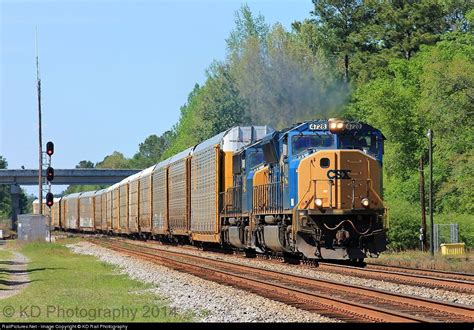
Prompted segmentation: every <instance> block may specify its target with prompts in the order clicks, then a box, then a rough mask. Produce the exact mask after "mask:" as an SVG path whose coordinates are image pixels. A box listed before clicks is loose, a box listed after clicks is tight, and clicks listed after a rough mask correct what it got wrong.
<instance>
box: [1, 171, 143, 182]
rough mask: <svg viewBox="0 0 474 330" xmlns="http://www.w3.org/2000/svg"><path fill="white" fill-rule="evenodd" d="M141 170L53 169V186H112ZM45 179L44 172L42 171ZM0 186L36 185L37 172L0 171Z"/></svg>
mask: <svg viewBox="0 0 474 330" xmlns="http://www.w3.org/2000/svg"><path fill="white" fill-rule="evenodd" d="M139 171H141V170H137V169H134V170H116V169H103V168H101V169H98V168H77V169H54V180H53V181H52V182H51V184H54V185H75V184H81V185H85V184H114V183H117V182H119V181H121V180H123V179H125V178H126V177H128V176H130V175H133V174H135V173H138V172H139ZM43 177H46V170H44V171H43ZM0 184H7V185H18V186H26V185H38V170H0Z"/></svg>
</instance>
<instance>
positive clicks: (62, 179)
mask: <svg viewBox="0 0 474 330" xmlns="http://www.w3.org/2000/svg"><path fill="white" fill-rule="evenodd" d="M139 171H141V170H115V169H106V168H101V169H98V168H76V169H55V170H54V179H53V181H51V184H54V185H78V184H79V185H88V184H114V183H117V182H119V181H122V180H123V179H125V178H126V177H128V176H130V175H132V174H135V173H138V172H139ZM45 177H46V170H43V178H45ZM0 185H10V192H11V203H12V217H11V218H12V227H13V229H16V221H17V217H18V214H19V212H20V194H21V190H20V187H19V186H28V185H38V170H0Z"/></svg>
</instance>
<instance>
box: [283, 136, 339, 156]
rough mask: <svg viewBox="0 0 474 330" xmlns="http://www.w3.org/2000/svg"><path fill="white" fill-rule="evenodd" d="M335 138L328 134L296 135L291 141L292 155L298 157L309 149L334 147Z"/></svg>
mask: <svg viewBox="0 0 474 330" xmlns="http://www.w3.org/2000/svg"><path fill="white" fill-rule="evenodd" d="M332 141H333V137H332V136H331V135H327V134H313V135H296V136H293V137H292V139H291V144H292V154H293V155H298V154H300V153H302V152H303V151H305V150H308V149H319V148H327V147H330V146H332Z"/></svg>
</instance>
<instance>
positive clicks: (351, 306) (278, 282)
mask: <svg viewBox="0 0 474 330" xmlns="http://www.w3.org/2000/svg"><path fill="white" fill-rule="evenodd" d="M90 242H92V243H95V244H99V245H101V246H103V247H105V248H109V249H112V250H115V251H117V252H121V253H124V254H127V255H131V256H135V257H138V258H141V259H145V260H147V261H151V262H154V263H158V264H161V265H164V266H167V267H170V268H172V269H175V270H178V271H182V272H186V273H190V274H193V275H195V276H198V277H201V278H204V279H207V280H211V281H215V282H219V283H222V284H226V285H230V286H233V287H237V288H240V289H243V290H247V291H251V292H254V293H256V294H259V295H261V296H264V297H267V298H270V299H274V300H277V301H280V302H283V303H286V304H289V305H292V306H295V307H298V308H301V309H304V310H309V311H313V312H317V313H319V314H321V315H324V316H328V317H332V318H337V319H340V320H343V321H348V322H474V318H473V317H472V315H473V312H474V309H473V308H471V307H469V306H462V305H456V304H451V303H446V302H440V301H436V300H431V299H425V298H419V297H413V296H407V295H402V294H396V293H392V292H386V291H382V290H376V289H372V288H367V287H362V286H355V285H342V284H341V283H338V282H333V281H327V280H317V279H314V278H311V277H305V276H299V275H294V274H290V273H286V272H277V271H270V270H265V269H261V268H258V267H253V266H247V265H242V264H239V263H234V262H229V261H223V260H216V259H214V258H207V257H203V256H197V255H192V254H189V253H185V252H176V251H169V250H165V249H160V248H159V247H157V246H156V245H153V247H151V246H147V245H144V244H143V243H141V244H136V243H130V242H126V241H123V240H110V239H91V240H90Z"/></svg>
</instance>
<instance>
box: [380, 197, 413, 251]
mask: <svg viewBox="0 0 474 330" xmlns="http://www.w3.org/2000/svg"><path fill="white" fill-rule="evenodd" d="M388 206H389V231H388V241H389V249H391V250H396V251H399V250H405V249H417V248H418V247H419V242H420V241H419V234H420V225H421V217H420V210H419V208H417V207H416V206H415V205H413V204H410V203H409V202H407V201H404V200H394V201H391V202H389V203H388Z"/></svg>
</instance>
